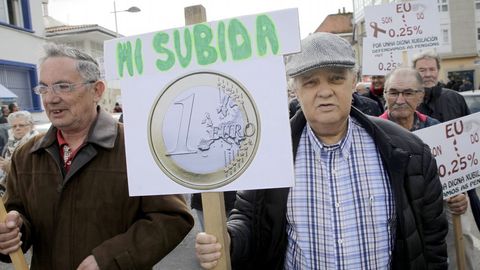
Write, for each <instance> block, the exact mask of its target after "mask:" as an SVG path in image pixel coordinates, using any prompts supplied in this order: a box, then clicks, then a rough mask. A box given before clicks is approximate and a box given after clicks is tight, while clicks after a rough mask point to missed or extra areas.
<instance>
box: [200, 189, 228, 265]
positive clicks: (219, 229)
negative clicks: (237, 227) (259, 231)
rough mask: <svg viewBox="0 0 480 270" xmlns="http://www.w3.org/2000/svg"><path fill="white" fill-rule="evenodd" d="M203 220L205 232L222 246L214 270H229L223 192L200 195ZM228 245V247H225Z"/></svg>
mask: <svg viewBox="0 0 480 270" xmlns="http://www.w3.org/2000/svg"><path fill="white" fill-rule="evenodd" d="M202 207H203V219H204V222H205V232H207V233H208V234H212V235H215V237H217V240H218V242H219V243H220V244H221V245H222V249H221V250H220V252H221V253H222V256H221V257H220V259H219V260H218V264H217V266H215V268H214V270H230V269H231V264H230V243H228V231H227V218H226V214H225V201H224V200H223V192H208V193H202ZM227 243H228V246H227Z"/></svg>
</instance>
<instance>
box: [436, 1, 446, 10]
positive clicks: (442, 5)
mask: <svg viewBox="0 0 480 270" xmlns="http://www.w3.org/2000/svg"><path fill="white" fill-rule="evenodd" d="M437 3H438V11H439V12H447V11H448V0H437Z"/></svg>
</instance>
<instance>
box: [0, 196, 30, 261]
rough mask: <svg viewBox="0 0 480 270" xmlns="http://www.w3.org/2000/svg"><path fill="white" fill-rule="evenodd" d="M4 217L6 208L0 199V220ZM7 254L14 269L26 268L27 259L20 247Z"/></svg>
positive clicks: (3, 219)
mask: <svg viewBox="0 0 480 270" xmlns="http://www.w3.org/2000/svg"><path fill="white" fill-rule="evenodd" d="M6 217H7V210H6V209H5V205H4V204H3V200H1V199H0V221H1V222H5V219H6ZM9 255H10V259H11V260H12V264H13V267H14V268H15V270H28V265H27V261H26V260H25V256H23V251H22V249H21V248H19V249H18V250H17V251H15V252H12V253H10V254H9Z"/></svg>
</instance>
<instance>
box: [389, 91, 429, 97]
mask: <svg viewBox="0 0 480 270" xmlns="http://www.w3.org/2000/svg"><path fill="white" fill-rule="evenodd" d="M418 92H422V90H414V89H405V90H403V91H398V90H396V89H391V90H389V91H388V92H387V97H389V98H394V99H396V98H398V97H399V96H400V94H402V95H403V97H404V98H407V99H408V98H413V97H415V95H416V94H417V93H418Z"/></svg>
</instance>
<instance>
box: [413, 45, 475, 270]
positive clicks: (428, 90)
mask: <svg viewBox="0 0 480 270" xmlns="http://www.w3.org/2000/svg"><path fill="white" fill-rule="evenodd" d="M413 67H414V68H415V69H416V70H417V71H418V72H419V73H420V75H421V76H422V79H423V83H424V86H425V97H424V99H423V102H422V103H421V104H420V105H419V106H418V111H419V112H421V113H423V114H426V115H428V116H431V117H433V118H435V119H437V120H439V121H440V122H446V121H449V120H452V119H456V118H459V117H463V116H466V115H469V114H470V110H469V109H468V106H467V103H466V102H465V99H464V98H463V96H462V95H460V94H459V93H458V92H456V91H453V90H450V89H446V88H443V87H442V86H441V84H440V83H439V82H438V75H439V71H440V57H439V56H438V54H436V53H434V52H432V51H425V52H422V53H420V54H418V55H415V57H414V58H413ZM461 196H464V195H462V194H460V195H457V196H456V197H461ZM468 197H469V199H470V207H471V209H467V212H466V213H455V212H453V214H462V222H467V223H472V222H474V221H475V223H476V225H477V228H474V227H473V226H468V227H467V226H464V228H465V229H464V230H463V235H464V237H465V241H464V243H465V250H466V252H467V254H468V253H469V252H471V251H473V249H474V248H475V246H476V245H475V244H474V242H476V241H478V240H474V238H477V237H474V236H473V235H474V234H477V235H478V230H479V229H480V200H479V198H478V195H477V193H476V192H475V189H471V190H469V191H468ZM451 200H458V198H455V197H454V198H452V199H450V201H451ZM465 200H466V198H465ZM448 206H449V209H450V210H451V207H450V204H448ZM447 218H448V219H449V220H450V218H451V215H450V213H448V214H447ZM466 228H470V229H472V230H475V231H472V232H470V231H469V230H468V229H466ZM472 238H473V239H472ZM447 245H448V256H449V258H450V262H451V263H450V265H451V266H452V265H455V263H454V262H455V256H456V255H455V254H456V253H455V249H454V239H453V230H452V228H450V230H449V233H448V236H447ZM473 253H478V251H473ZM477 258H478V257H477V256H466V259H467V267H468V269H476V268H477V266H476V265H478V264H479V262H477V263H474V262H473V261H472V260H474V259H477ZM452 262H453V263H452ZM469 265H470V266H471V267H469Z"/></svg>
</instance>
